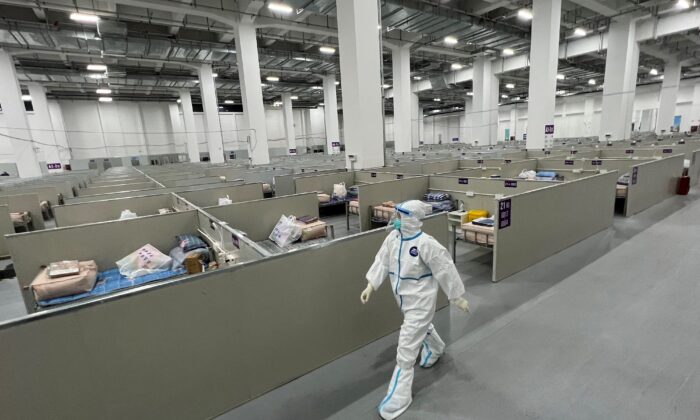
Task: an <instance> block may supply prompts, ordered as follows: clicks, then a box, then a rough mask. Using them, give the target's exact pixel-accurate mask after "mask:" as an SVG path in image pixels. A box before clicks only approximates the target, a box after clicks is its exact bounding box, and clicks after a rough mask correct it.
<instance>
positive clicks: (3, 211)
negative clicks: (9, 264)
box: [0, 204, 15, 258]
mask: <svg viewBox="0 0 700 420" xmlns="http://www.w3.org/2000/svg"><path fill="white" fill-rule="evenodd" d="M13 233H15V226H14V224H13V223H12V220H11V219H10V209H9V208H8V207H7V204H3V205H0V258H5V257H7V256H9V255H10V252H9V251H8V249H7V244H6V243H5V235H11V234H13Z"/></svg>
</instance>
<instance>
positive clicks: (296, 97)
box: [289, 95, 299, 101]
mask: <svg viewBox="0 0 700 420" xmlns="http://www.w3.org/2000/svg"><path fill="white" fill-rule="evenodd" d="M289 99H291V100H293V101H296V100H297V99H299V97H298V96H296V95H294V96H290V97H289Z"/></svg>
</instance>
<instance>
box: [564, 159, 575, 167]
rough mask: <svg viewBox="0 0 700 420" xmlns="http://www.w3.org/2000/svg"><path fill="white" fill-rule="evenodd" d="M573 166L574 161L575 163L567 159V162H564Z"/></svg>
mask: <svg viewBox="0 0 700 420" xmlns="http://www.w3.org/2000/svg"><path fill="white" fill-rule="evenodd" d="M573 164H574V161H573V160H568V159H567V160H565V161H564V165H568V166H571V165H573Z"/></svg>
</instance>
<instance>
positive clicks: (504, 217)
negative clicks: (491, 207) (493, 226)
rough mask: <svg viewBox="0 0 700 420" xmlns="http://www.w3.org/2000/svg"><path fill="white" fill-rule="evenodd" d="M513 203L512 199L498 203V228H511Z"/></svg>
mask: <svg viewBox="0 0 700 420" xmlns="http://www.w3.org/2000/svg"><path fill="white" fill-rule="evenodd" d="M511 211H512V208H511V202H510V198H507V199H505V200H501V201H499V202H498V228H499V229H505V228H507V227H508V226H510V221H511Z"/></svg>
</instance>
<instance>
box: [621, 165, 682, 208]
mask: <svg viewBox="0 0 700 420" xmlns="http://www.w3.org/2000/svg"><path fill="white" fill-rule="evenodd" d="M684 159H685V156H684V155H675V156H671V157H668V158H666V159H659V160H653V161H650V162H644V163H640V164H638V165H635V166H633V167H632V168H631V169H630V182H629V186H628V187H627V199H626V201H625V216H627V217H630V216H632V215H634V214H637V213H639V212H640V211H642V210H646V209H648V208H649V207H651V206H653V205H654V204H658V203H660V202H662V201H663V200H665V199H667V198H670V197H673V196H674V195H676V194H677V193H678V178H679V177H680V175H681V173H682V172H683V160H684Z"/></svg>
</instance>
